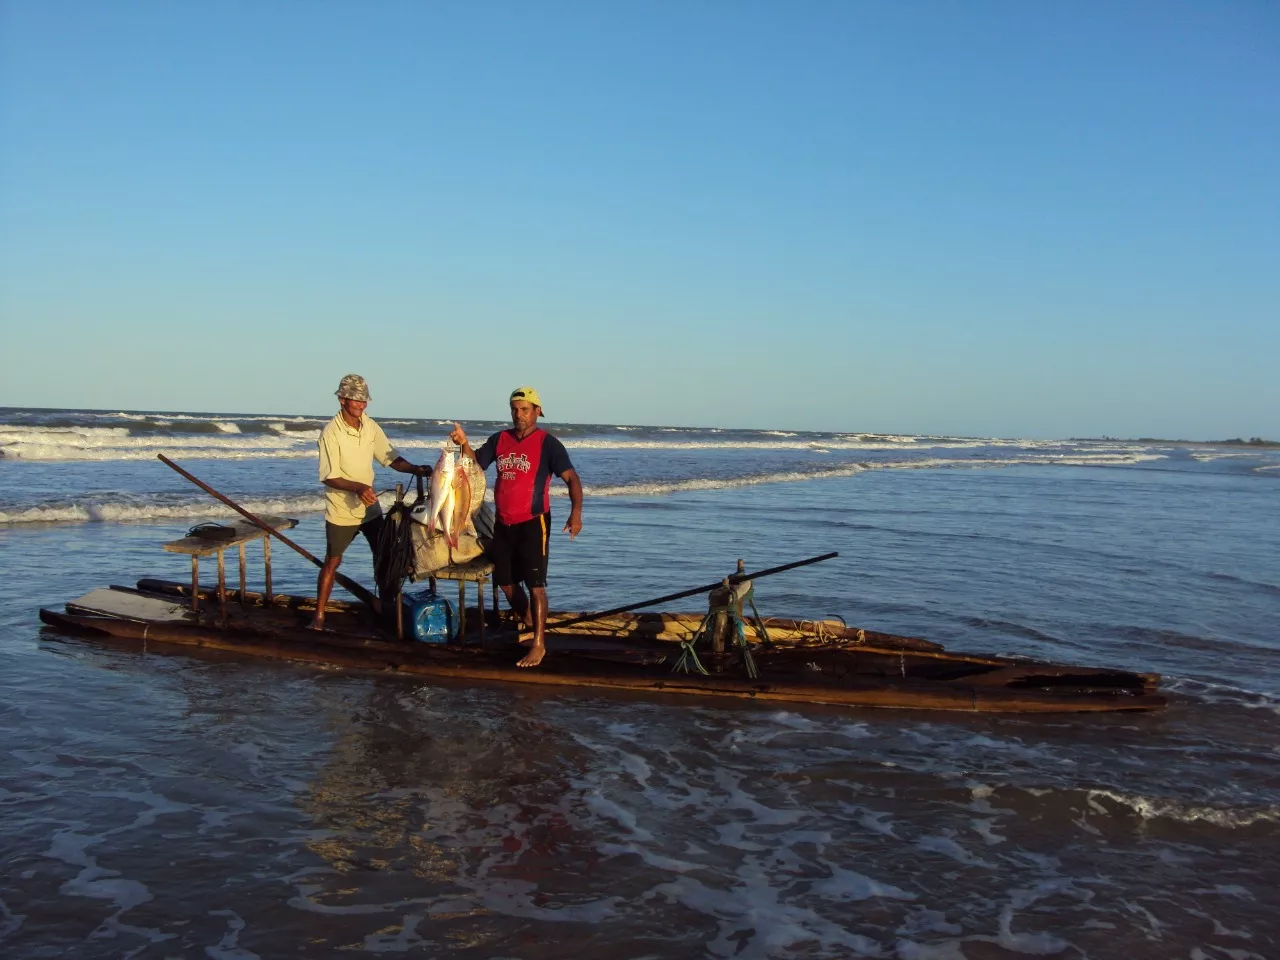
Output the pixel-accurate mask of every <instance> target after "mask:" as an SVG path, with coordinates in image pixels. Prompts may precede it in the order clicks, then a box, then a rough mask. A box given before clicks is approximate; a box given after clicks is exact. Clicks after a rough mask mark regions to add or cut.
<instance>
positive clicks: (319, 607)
mask: <svg viewBox="0 0 1280 960" xmlns="http://www.w3.org/2000/svg"><path fill="white" fill-rule="evenodd" d="M340 563H342V555H341V554H339V555H338V556H336V557H328V556H326V557H325V558H324V565H323V566H322V567H321V568H320V576H319V577H317V578H316V613H315V616H314V617H312V618H311V629H312V630H323V629H324V614H325V607H327V606H328V605H329V594H330V593H332V592H333V579H334V575H335V574H336V573H337V572H338V564H340Z"/></svg>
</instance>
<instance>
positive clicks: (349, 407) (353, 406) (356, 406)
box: [338, 397, 369, 420]
mask: <svg viewBox="0 0 1280 960" xmlns="http://www.w3.org/2000/svg"><path fill="white" fill-rule="evenodd" d="M338 403H339V404H341V405H342V412H343V413H345V414H346V415H347V416H348V417H350V418H351V419H352V420H359V419H360V418H361V417H363V416H364V408H365V407H367V406H368V405H369V401H368V400H352V399H350V398H349V397H341V398H339V400H338Z"/></svg>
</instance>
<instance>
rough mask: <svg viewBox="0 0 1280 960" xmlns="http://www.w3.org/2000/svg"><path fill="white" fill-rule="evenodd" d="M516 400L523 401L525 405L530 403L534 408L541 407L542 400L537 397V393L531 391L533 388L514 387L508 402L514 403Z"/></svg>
mask: <svg viewBox="0 0 1280 960" xmlns="http://www.w3.org/2000/svg"><path fill="white" fill-rule="evenodd" d="M517 400H523V401H525V402H526V403H532V404H533V405H534V406H535V407H538V408H541V407H542V398H541V397H540V396H538V391H537V390H535V389H533V387H516V388H515V389H514V390H512V391H511V400H510V402H512V403H514V402H515V401H517Z"/></svg>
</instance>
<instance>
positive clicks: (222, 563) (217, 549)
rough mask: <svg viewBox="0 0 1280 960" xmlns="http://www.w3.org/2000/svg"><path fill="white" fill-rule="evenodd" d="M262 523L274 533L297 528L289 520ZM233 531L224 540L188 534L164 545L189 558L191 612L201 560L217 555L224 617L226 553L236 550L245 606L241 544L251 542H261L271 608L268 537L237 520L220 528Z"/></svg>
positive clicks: (267, 600)
mask: <svg viewBox="0 0 1280 960" xmlns="http://www.w3.org/2000/svg"><path fill="white" fill-rule="evenodd" d="M261 519H262V522H263V523H265V524H268V525H269V526H270V527H271V528H272V529H273V530H289V529H291V528H293V527H296V526H297V525H298V521H297V520H290V519H289V518H288V517H262V518H261ZM223 526H225V527H228V528H230V529H231V530H232V531H233V532H232V533H231V535H230V536H228V537H227V538H226V539H214V538H212V537H202V536H199V535H197V534H188V535H187V536H185V537H183V538H182V539H181V540H173V541H170V542H169V543H166V544H165V545H164V548H165V549H166V550H168V551H169V552H170V553H185V554H187V555H188V556H190V557H191V609H192V610H198V609H199V607H200V558H201V557H207V556H210V555H216V556H217V558H218V607H219V611H220V613H221V615H222V616H223V617H224V618H225V617H226V615H227V564H226V557H225V554H226V552H227V551H228V550H230V549H231V548H232V547H235V548H236V550H237V552H238V553H239V557H240V602H241V603H242V604H243V603H244V596H245V569H244V545H245V544H246V543H252V542H253V541H254V540H261V541H262V560H263V565H264V567H265V573H266V589H265V590H264V591H263V604H264V605H265V606H268V607H269V606H271V604H272V602H273V600H274V594H273V593H272V592H271V535H270V534H268V533H267V531H265V530H263V529H262V528H261V527H258V526H255V525H254V524H252V523H249V522H248V521H247V520H236V521H234V522H232V523H229V524H225V525H223Z"/></svg>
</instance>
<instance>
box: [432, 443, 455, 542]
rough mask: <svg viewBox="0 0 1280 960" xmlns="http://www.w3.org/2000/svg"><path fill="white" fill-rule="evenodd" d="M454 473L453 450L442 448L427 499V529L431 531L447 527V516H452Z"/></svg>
mask: <svg viewBox="0 0 1280 960" xmlns="http://www.w3.org/2000/svg"><path fill="white" fill-rule="evenodd" d="M454 474H455V470H454V465H453V451H452V450H441V451H440V459H439V460H437V461H436V466H435V469H434V470H433V471H432V473H431V496H430V498H429V499H428V500H427V530H428V531H429V532H430V533H435V532H436V530H437V529H441V530H443V529H445V526H446V523H447V522H448V520H447V518H449V517H451V516H452V513H453V491H454V484H453V478H454ZM437 522H438V524H439V525H438V526H437ZM447 535H448V534H447V531H446V536H447Z"/></svg>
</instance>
